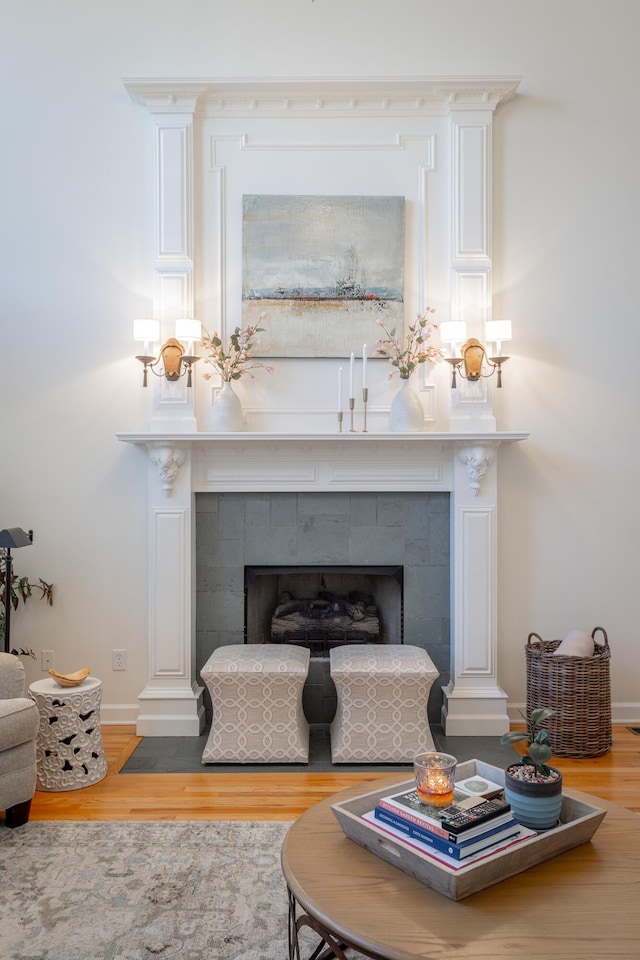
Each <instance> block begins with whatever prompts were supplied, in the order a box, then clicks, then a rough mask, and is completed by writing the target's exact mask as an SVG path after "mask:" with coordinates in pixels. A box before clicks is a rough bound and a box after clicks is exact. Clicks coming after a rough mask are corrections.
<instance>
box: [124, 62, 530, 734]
mask: <svg viewBox="0 0 640 960" xmlns="http://www.w3.org/2000/svg"><path fill="white" fill-rule="evenodd" d="M519 83H520V78H518V77H441V78H429V77H421V78H416V77H409V78H387V79H379V78H377V79H372V78H369V79H366V78H347V79H333V80H325V79H323V80H319V79H308V80H301V79H298V80H296V79H287V80H269V79H232V80H225V79H215V78H213V79H200V78H195V79H176V78H155V79H153V78H151V79H148V78H137V79H136V78H133V79H127V80H125V81H124V84H125V87H126V89H127V91H128V93H129V95H130V97H131V98H132V100H133V101H134V102H135V103H137V104H139V105H141V106H143V107H144V108H145V109H146V111H147V112H148V113H149V114H150V115H151V123H150V129H151V131H152V135H153V170H152V171H150V177H149V182H150V184H151V183H152V184H153V191H154V193H153V207H154V242H153V264H152V267H153V272H154V296H153V301H154V303H153V311H154V312H153V316H155V317H158V318H159V319H160V322H161V337H162V339H163V340H164V339H165V338H166V337H168V336H173V335H174V332H175V320H176V319H177V318H179V317H194V316H198V317H199V318H200V319H202V321H203V322H204V323H205V326H207V324H209V326H210V327H214V328H218V329H220V330H221V331H224V333H225V335H226V334H228V333H229V332H230V331H231V330H232V329H233V327H234V326H235V324H236V323H237V318H238V316H239V315H240V303H241V299H242V294H241V273H242V271H241V267H240V266H239V264H240V260H241V254H242V242H241V227H242V223H241V215H240V211H241V204H242V197H243V196H244V195H245V194H251V193H267V194H278V193H287V194H302V193H305V192H308V190H309V186H310V185H311V184H313V186H314V189H315V190H316V191H317V192H318V193H321V194H325V195H332V194H339V195H349V194H352V195H360V194H361V193H362V192H363V191H364V192H365V193H367V194H370V195H390V194H393V195H402V196H404V197H405V203H406V206H407V209H408V210H409V211H410V215H409V217H408V218H407V224H408V231H407V243H406V252H405V284H404V294H405V302H406V319H408V317H409V315H410V313H411V312H412V311H413V310H414V309H416V308H417V306H418V305H419V306H420V308H422V306H423V305H424V304H427V303H430V304H431V306H433V307H434V308H437V310H438V315H439V317H441V318H446V317H452V318H456V319H459V320H464V321H465V322H466V323H467V332H468V334H469V335H470V336H476V335H477V336H478V337H479V339H481V340H482V339H483V331H484V324H485V322H486V320H488V319H490V318H491V315H492V249H491V247H492V197H493V189H494V186H493V169H492V129H493V115H494V113H495V111H496V110H497V109H498V108H499V106H500V105H501V104H503V103H506V102H507V101H509V100H511V99H512V98H513V97H514V96H515V94H516V92H517V90H518V86H519ZM197 294H198V297H199V300H198V297H197ZM410 304H411V306H410ZM196 307H197V310H196ZM201 307H202V309H204V311H205V312H204V314H203V315H201V313H200V312H199V311H200V308H201ZM299 362H301V363H303V364H304V377H301V376H300V375H299V371H297V370H296V371H294V373H297V374H298V378H297V379H296V377H295V376H292V377H287V376H283V377H281V378H279V379H278V381H277V387H275V388H274V389H272V390H271V389H270V388H269V387H268V386H267V385H264V386H262V387H261V390H262V394H261V397H260V400H259V401H256V407H255V408H253V409H252V410H250V411H249V416H248V424H249V425H250V426H251V427H252V428H253V429H258V430H260V431H261V432H254V433H241V434H224V435H223V434H217V435H212V434H207V433H201V432H197V431H198V426H199V427H200V429H202V427H203V425H204V423H205V422H206V418H207V411H208V408H209V405H210V399H211V398H210V395H209V396H207V395H206V394H205V392H204V391H203V390H198V389H197V388H196V389H194V390H191V391H190V390H188V389H187V388H186V386H185V384H184V380H182V381H180V382H179V383H175V384H173V383H169V382H168V381H166V380H164V379H162V378H158V379H157V382H156V383H155V389H154V390H153V397H152V398H151V399H152V403H151V404H149V405H148V406H147V410H148V411H149V412H150V416H149V418H148V420H147V422H146V424H145V426H144V427H141V429H142V430H146V431H147V432H141V433H127V434H125V433H122V434H119V435H118V439H119V440H122V441H124V442H127V443H131V444H135V445H136V446H138V447H139V448H140V449H142V450H143V451H144V453H145V455H146V457H147V461H148V471H147V476H148V480H147V483H148V529H149V560H148V569H149V666H148V678H147V682H146V685H145V688H144V690H143V691H142V693H141V694H140V697H139V700H140V715H139V719H138V733H139V734H142V735H178V734H184V735H194V736H195V735H198V734H199V732H200V728H201V725H202V721H203V707H202V687H201V686H200V685H199V684H198V678H197V677H196V676H195V643H194V638H195V560H194V554H195V531H194V526H195V519H194V517H195V511H194V495H195V494H196V493H199V492H207V491H216V492H224V491H239V492H242V491H253V492H256V491H264V492H270V491H298V492H304V491H311V492H313V491H318V492H320V491H322V492H330V491H336V492H344V491H425V492H430V491H442V492H450V493H451V546H452V549H451V557H452V561H451V598H452V601H451V602H452V609H451V625H452V626H451V653H452V664H451V678H452V679H451V682H450V683H449V684H448V685H447V687H446V688H445V689H444V696H445V702H444V708H443V719H444V723H445V727H446V731H447V733H448V734H449V735H465V734H481V735H494V734H495V735H498V734H500V733H502V732H504V730H506V729H508V723H509V721H508V716H507V711H506V696H505V694H504V693H503V691H502V690H501V689H500V687H499V685H498V681H497V662H496V660H497V655H496V645H497V644H496V635H497V634H496V591H497V587H496V581H497V572H496V571H497V561H496V540H497V535H496V528H497V519H496V518H497V480H496V477H497V467H498V457H499V450H500V448H501V447H502V446H503V445H505V444H509V443H511V442H512V441H518V440H522V439H524V438H525V437H526V434H523V433H500V432H496V421H495V417H494V413H493V406H492V403H491V395H490V381H489V380H488V379H487V380H485V379H484V378H483V379H482V380H481V381H479V382H478V383H474V384H471V385H469V384H467V383H466V381H465V382H464V384H461V385H460V386H459V388H458V389H456V390H448V389H447V391H446V396H445V395H444V394H440V395H438V392H437V386H436V384H435V383H434V384H430V385H428V389H425V390H423V391H422V393H423V395H424V399H425V401H426V403H425V406H426V407H429V409H428V410H426V411H425V423H429V425H430V427H431V428H433V429H429V430H426V431H425V432H423V433H420V434H388V433H384V432H380V433H377V432H372V433H367V434H364V433H360V434H352V433H345V434H339V435H338V434H336V433H328V432H324V431H325V430H326V429H327V427H328V426H329V425H330V424H332V423H335V410H334V409H333V405H332V404H329V403H328V401H327V399H326V397H325V384H324V380H323V379H322V371H321V366H319V365H321V364H322V358H320V359H317V360H316V359H314V358H311V359H303V360H302V361H299ZM290 366H291V365H290ZM287 372H291V370H288V371H287ZM149 392H150V393H151V392H152V391H149ZM377 403H378V401H376V404H377ZM370 413H371V418H370V421H369V423H370V427H371V426H374V427H376V426H378V425H382V424H386V423H387V422H388V410H387V409H386V408H385V400H384V398H381V399H380V401H379V405H378V406H376V405H374V407H373V408H372V409H371V410H370ZM293 424H295V425H296V427H298V428H299V431H300V432H298V433H281V432H278V431H279V430H280V428H281V426H283V425H287V426H289V427H291V426H292V425H293ZM382 429H384V428H382ZM436 430H437V431H444V432H435V431H436ZM305 431H308V432H305ZM314 431H315V432H314ZM467 431H468V432H467Z"/></svg>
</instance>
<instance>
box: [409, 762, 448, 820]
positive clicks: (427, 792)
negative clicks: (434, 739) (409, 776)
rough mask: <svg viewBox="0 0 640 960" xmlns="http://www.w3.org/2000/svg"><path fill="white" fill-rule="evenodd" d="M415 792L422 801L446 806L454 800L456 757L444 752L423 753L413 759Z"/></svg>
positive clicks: (431, 804) (436, 805)
mask: <svg viewBox="0 0 640 960" xmlns="http://www.w3.org/2000/svg"><path fill="white" fill-rule="evenodd" d="M413 769H414V773H415V781H416V792H417V794H418V797H419V798H420V800H421V801H422V802H423V803H426V804H428V805H429V806H432V807H447V806H449V804H450V803H453V800H454V790H455V775H456V759H455V757H452V756H450V755H449V754H446V753H437V752H435V753H423V754H420V756H418V757H416V758H415V760H414V761H413Z"/></svg>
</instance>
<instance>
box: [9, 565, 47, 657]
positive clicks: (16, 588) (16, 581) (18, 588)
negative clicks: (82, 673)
mask: <svg viewBox="0 0 640 960" xmlns="http://www.w3.org/2000/svg"><path fill="white" fill-rule="evenodd" d="M6 557H7V551H6V549H5V548H4V547H0V637H3V638H4V639H5V646H6V645H7V639H8V629H7V601H8V602H9V604H10V607H9V611H8V612H9V613H11V610H17V609H18V606H19V605H20V601H21V600H22V602H23V603H26V602H27V600H29V599H30V598H31V597H32V596H33V594H34V591H39V594H40V597H41V599H43V600H44V601H45V602H46V603H47V604H48V606H52V605H53V584H51V583H47V582H46V580H43V579H42V578H41V577H39V578H38V582H37V583H31V581H30V580H29V577H20V576H18V574H17V573H14V571H13V566H12V565H11V564H7V562H6ZM7 572H8V573H9V575H8V576H7ZM8 581H10V583H8ZM7 653H13V654H15V655H16V656H18V657H31V658H32V659H33V660H35V659H36V655H35V653H34V651H33V650H31V649H30V648H26V649H25V648H23V647H20V648H19V649H15V648H13V647H12V648H11V649H8V650H7Z"/></svg>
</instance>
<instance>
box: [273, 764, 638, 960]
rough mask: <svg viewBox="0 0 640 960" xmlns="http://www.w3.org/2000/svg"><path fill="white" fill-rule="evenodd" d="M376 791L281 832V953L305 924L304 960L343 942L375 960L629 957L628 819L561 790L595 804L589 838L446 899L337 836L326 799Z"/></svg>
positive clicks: (293, 957) (634, 885)
mask: <svg viewBox="0 0 640 960" xmlns="http://www.w3.org/2000/svg"><path fill="white" fill-rule="evenodd" d="M382 785H384V781H382ZM379 786H380V783H375V782H374V783H371V784H363V785H360V786H359V787H351V788H349V790H344V791H342V792H341V793H339V794H336V795H334V796H333V797H329V798H328V799H327V800H323V801H322V802H321V803H318V804H317V805H316V806H314V807H311V808H310V809H309V810H308V811H307V812H306V813H304V814H303V815H302V816H301V817H300V818H299V819H298V820H297V821H296V822H295V823H294V824H293V826H292V827H291V828H290V830H289V832H288V834H287V836H286V838H285V841H284V844H283V848H282V869H283V873H284V876H285V879H286V882H287V886H288V890H289V909H290V914H289V957H290V960H300V957H301V952H300V951H301V947H300V944H299V941H298V931H299V930H302V929H305V928H310V929H311V930H315V933H316V934H317V935H318V937H319V946H318V947H317V948H316V951H315V952H314V953H313V956H314V957H316V958H320V957H327V958H328V957H334V956H335V957H338V958H339V960H343V958H345V954H344V948H345V947H353V948H355V949H357V950H359V951H360V952H361V953H363V954H365V955H366V956H369V957H374V958H376V960H426V958H430V960H432V958H442V960H444V958H447V960H532V958H535V960H559V958H562V960H614V958H626V960H638V957H640V903H639V901H638V892H639V891H640V817H638V816H637V814H634V813H631V811H629V810H626V809H625V808H624V807H620V806H618V805H617V804H614V803H608V802H607V801H605V800H600V799H598V798H597V797H593V796H590V795H588V794H585V793H580V792H578V791H570V790H567V791H565V792H566V793H567V794H568V795H570V796H573V797H576V798H577V799H579V800H582V801H584V802H585V803H588V804H590V805H592V806H597V807H601V808H603V809H606V810H607V815H606V817H605V819H604V821H603V822H602V824H601V825H600V827H599V829H598V830H597V831H596V833H595V835H594V837H593V839H592V840H591V841H590V842H589V843H583V844H582V845H581V846H579V847H575V848H574V849H572V850H569V851H567V852H566V853H562V854H560V855H559V856H557V857H554V858H553V859H551V860H547V861H545V862H544V863H541V864H538V865H537V866H535V867H532V868H531V869H529V870H526V871H524V872H523V873H520V874H518V875H517V876H514V877H511V878H510V879H508V880H504V881H503V882H501V883H498V884H496V885H495V886H492V887H489V888H487V889H485V890H482V891H480V892H479V893H476V894H474V895H473V896H470V897H467V898H465V899H464V900H459V901H454V900H449V899H448V898H447V897H445V896H442V895H441V894H439V893H436V892H435V891H434V890H431V889H430V888H429V887H427V886H425V885H424V884H422V883H420V882H419V881H417V880H414V879H413V878H412V877H410V876H409V875H408V874H406V873H404V872H403V871H402V870H399V869H398V868H397V867H394V866H392V865H391V864H388V863H386V862H385V861H384V860H382V859H380V858H379V857H377V856H375V855H374V854H372V853H369V851H367V850H364V849H363V848H362V847H360V846H359V845H358V844H357V843H355V842H354V841H352V840H350V839H348V838H347V837H346V836H345V835H344V833H343V832H342V829H341V827H340V826H339V824H338V822H337V820H336V819H335V816H334V814H333V812H332V810H331V804H332V803H336V802H338V801H344V800H346V799H348V798H349V797H354V796H357V795H359V794H363V793H366V792H368V790H374V789H376V788H377V787H379ZM322 951H324V952H322Z"/></svg>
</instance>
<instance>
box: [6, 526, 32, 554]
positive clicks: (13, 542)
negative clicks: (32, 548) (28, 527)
mask: <svg viewBox="0 0 640 960" xmlns="http://www.w3.org/2000/svg"><path fill="white" fill-rule="evenodd" d="M31 542H32V540H31V537H30V536H29V534H28V533H25V532H24V530H23V529H22V528H21V527H9V528H8V529H7V530H0V547H5V548H6V549H9V550H13V548H14V547H28V546H29V544H30V543H31Z"/></svg>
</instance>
